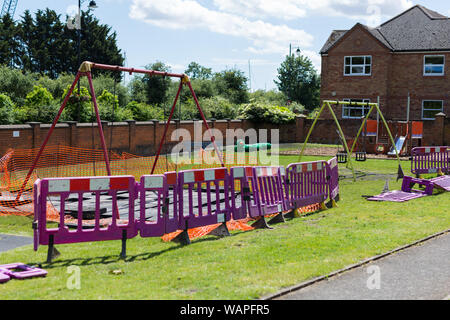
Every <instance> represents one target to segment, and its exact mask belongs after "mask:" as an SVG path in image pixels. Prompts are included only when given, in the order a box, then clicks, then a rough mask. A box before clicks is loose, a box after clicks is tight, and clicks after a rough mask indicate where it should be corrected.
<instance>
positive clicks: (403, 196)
mask: <svg viewBox="0 0 450 320" xmlns="http://www.w3.org/2000/svg"><path fill="white" fill-rule="evenodd" d="M425 196H426V194H425V193H418V192H404V191H401V190H394V191H389V192H386V193H382V194H380V195H378V196H373V197H370V198H367V200H369V201H390V202H405V201H409V200H412V199H417V198H421V197H425Z"/></svg>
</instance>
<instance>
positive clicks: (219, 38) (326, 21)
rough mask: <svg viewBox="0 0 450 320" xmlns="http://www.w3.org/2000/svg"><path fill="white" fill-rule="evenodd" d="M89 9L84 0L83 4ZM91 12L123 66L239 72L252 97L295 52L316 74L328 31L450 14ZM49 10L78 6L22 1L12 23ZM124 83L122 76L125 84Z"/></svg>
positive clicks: (243, 3)
mask: <svg viewBox="0 0 450 320" xmlns="http://www.w3.org/2000/svg"><path fill="white" fill-rule="evenodd" d="M82 2H83V4H82V9H83V10H87V7H88V4H89V0H83V1H82ZM96 3H97V5H98V8H97V9H95V10H94V11H93V14H94V15H95V16H96V17H97V18H98V19H99V20H100V22H101V23H102V24H108V25H110V26H111V27H112V29H113V30H114V31H116V33H117V39H118V46H119V48H121V49H122V51H123V52H124V53H125V54H126V61H125V65H126V66H127V67H136V68H142V67H144V66H145V65H148V64H151V63H154V62H156V61H161V62H164V63H165V64H167V65H169V66H170V68H171V70H172V71H173V72H176V73H183V72H184V70H185V69H186V67H187V65H188V64H189V63H190V62H192V61H195V62H197V63H199V64H200V65H202V66H205V67H208V68H212V70H213V72H220V71H222V70H225V69H229V68H237V69H239V70H241V71H242V72H244V74H245V75H246V76H247V77H248V78H249V82H248V87H249V88H250V90H251V91H255V90H258V89H262V90H271V89H275V88H276V84H275V83H274V80H276V79H277V74H278V71H277V69H278V68H279V67H280V65H281V63H282V62H283V61H284V59H285V57H286V55H287V54H289V47H291V48H292V52H296V51H297V49H300V51H301V53H302V54H303V55H306V56H308V57H309V58H310V59H311V61H312V62H313V64H314V66H315V67H316V69H317V70H318V72H319V73H320V71H321V70H320V55H319V51H320V49H321V47H322V46H323V44H324V43H325V41H326V40H327V38H328V36H329V35H330V33H331V31H332V30H334V29H337V30H347V29H350V28H351V27H353V26H354V25H355V24H356V23H357V22H360V23H362V24H365V25H368V26H372V27H375V26H378V25H380V24H381V23H383V22H384V21H387V20H388V19H390V18H392V17H394V16H396V15H397V14H400V13H401V12H403V11H405V10H407V9H408V8H410V7H411V6H413V5H416V4H421V5H423V6H425V7H427V8H429V9H431V10H434V11H437V12H439V13H441V14H444V15H446V16H450V3H449V1H448V0H422V1H414V0H209V1H206V0H96ZM47 7H48V8H50V9H53V10H55V11H56V12H57V13H59V14H61V15H62V17H63V18H64V19H65V15H66V14H69V15H71V14H73V12H74V10H75V11H76V9H77V7H78V1H77V0H58V1H56V0H53V1H50V0H42V1H36V0H19V1H18V5H17V9H16V13H15V16H14V18H15V19H20V17H21V16H22V15H23V12H24V11H25V10H27V9H28V10H30V11H31V12H32V13H34V12H36V11H37V10H38V9H45V8H47ZM127 80H129V79H127V78H125V81H127Z"/></svg>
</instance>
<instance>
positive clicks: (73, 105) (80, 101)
mask: <svg viewBox="0 0 450 320" xmlns="http://www.w3.org/2000/svg"><path fill="white" fill-rule="evenodd" d="M69 89H70V85H68V86H67V87H66V89H65V90H64V92H63V94H62V96H61V99H64V98H65V97H66V95H67V93H68V92H69ZM78 106H79V107H80V110H79V114H78ZM94 117H95V112H94V111H93V106H92V103H91V95H90V93H89V91H88V89H86V87H83V86H81V87H80V95H78V89H77V88H75V89H74V90H73V92H72V95H71V96H70V98H69V100H68V102H67V105H66V107H65V108H64V111H63V115H62V119H61V120H66V121H67V120H70V121H78V122H90V121H92V119H93V118H94Z"/></svg>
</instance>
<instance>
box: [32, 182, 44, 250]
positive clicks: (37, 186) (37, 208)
mask: <svg viewBox="0 0 450 320" xmlns="http://www.w3.org/2000/svg"><path fill="white" fill-rule="evenodd" d="M33 201H34V208H33V212H34V219H33V244H34V251H37V250H38V248H39V228H38V221H39V215H40V212H41V210H42V207H41V180H40V179H37V180H36V181H35V182H34V188H33Z"/></svg>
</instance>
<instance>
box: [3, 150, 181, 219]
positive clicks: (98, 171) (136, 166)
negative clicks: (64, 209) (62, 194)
mask: <svg viewBox="0 0 450 320" xmlns="http://www.w3.org/2000/svg"><path fill="white" fill-rule="evenodd" d="M38 151H39V148H34V149H14V150H8V152H7V153H6V154H5V155H4V156H3V157H2V158H0V192H1V196H0V215H22V216H29V215H32V214H33V208H34V207H33V185H34V182H35V181H36V179H38V178H54V177H87V176H106V175H107V171H106V164H105V160H104V155H103V151H102V150H94V149H86V148H74V147H67V146H47V147H46V148H45V149H44V152H43V153H42V155H41V156H40V158H39V161H38V163H37V165H36V168H35V169H34V171H33V172H32V174H31V177H30V179H29V180H28V182H27V184H26V186H25V189H24V192H23V193H22V195H21V197H20V198H19V199H17V200H16V197H17V195H18V193H19V191H20V188H21V186H22V184H23V182H24V181H25V178H26V176H27V173H28V170H29V169H30V168H31V166H32V163H33V161H34V159H35V157H36V155H37V153H38ZM108 157H109V158H110V167H111V174H112V175H132V176H134V177H135V178H136V179H139V178H140V177H141V176H142V175H144V174H150V172H151V170H152V167H153V163H154V161H155V157H154V156H150V157H139V156H136V155H133V154H129V153H125V152H124V153H122V154H121V155H119V154H117V153H115V152H110V154H109V156H108ZM175 168H176V166H175V164H174V163H173V162H171V161H170V160H169V159H168V158H167V157H166V156H161V157H160V158H159V160H158V163H157V166H156V167H155V172H154V173H155V174H161V173H164V172H167V171H174V170H175ZM47 209H48V219H49V220H57V219H58V218H59V213H58V212H57V210H56V209H55V208H53V206H52V205H51V204H50V203H48V204H47Z"/></svg>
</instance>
